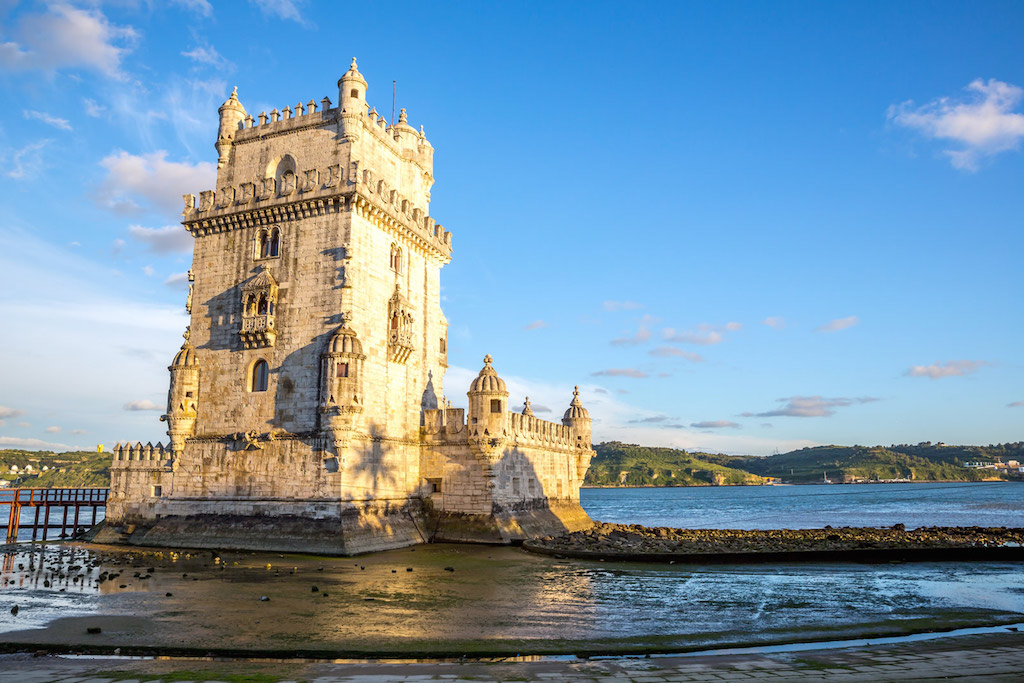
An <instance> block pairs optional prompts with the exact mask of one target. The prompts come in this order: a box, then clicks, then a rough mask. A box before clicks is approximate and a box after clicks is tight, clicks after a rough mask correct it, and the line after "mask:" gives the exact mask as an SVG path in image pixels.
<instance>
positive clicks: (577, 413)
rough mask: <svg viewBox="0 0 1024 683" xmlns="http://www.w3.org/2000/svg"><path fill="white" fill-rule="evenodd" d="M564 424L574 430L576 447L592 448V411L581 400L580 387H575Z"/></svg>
mask: <svg viewBox="0 0 1024 683" xmlns="http://www.w3.org/2000/svg"><path fill="white" fill-rule="evenodd" d="M562 424H564V425H567V426H568V427H569V428H570V429H572V431H573V435H574V436H575V437H576V438H575V439H574V441H575V443H576V448H582V449H586V450H590V412H589V411H588V410H587V409H586V408H584V407H583V403H582V402H581V401H580V388H579V387H578V386H577V387H573V391H572V402H571V403H570V404H569V408H568V410H566V411H565V414H564V415H562Z"/></svg>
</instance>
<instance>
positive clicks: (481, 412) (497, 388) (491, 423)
mask: <svg viewBox="0 0 1024 683" xmlns="http://www.w3.org/2000/svg"><path fill="white" fill-rule="evenodd" d="M492 362H493V359H492V358H491V356H490V355H489V354H488V355H486V356H484V367H483V368H481V370H480V374H479V375H477V377H476V379H474V380H473V383H472V384H471V385H470V386H469V391H468V392H467V394H466V395H467V396H469V416H468V417H469V425H468V426H469V440H470V444H471V445H473V446H474V447H475V448H476V449H477V450H478V451H480V452H482V453H484V454H490V453H494V452H496V451H499V450H500V448H501V447H502V446H503V445H504V442H505V439H506V438H507V436H508V424H507V420H508V418H507V416H506V409H507V407H508V390H507V389H506V388H505V380H503V379H502V378H500V377H498V373H497V372H496V371H495V370H494V368H493V367H492V366H491V363H492Z"/></svg>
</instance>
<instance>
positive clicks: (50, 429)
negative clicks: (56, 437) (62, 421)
mask: <svg viewBox="0 0 1024 683" xmlns="http://www.w3.org/2000/svg"><path fill="white" fill-rule="evenodd" d="M45 431H46V433H47V434H60V427H58V426H57V425H53V426H51V427H47V428H46V430H45Z"/></svg>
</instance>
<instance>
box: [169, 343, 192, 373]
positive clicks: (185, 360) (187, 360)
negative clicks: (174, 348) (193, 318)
mask: <svg viewBox="0 0 1024 683" xmlns="http://www.w3.org/2000/svg"><path fill="white" fill-rule="evenodd" d="M196 362H197V361H196V350H195V349H194V348H192V345H191V344H189V343H188V342H185V343H184V344H182V345H181V350H180V351H178V353H177V354H176V355H175V356H174V360H173V361H171V367H172V368H178V367H183V366H189V365H195V364H196Z"/></svg>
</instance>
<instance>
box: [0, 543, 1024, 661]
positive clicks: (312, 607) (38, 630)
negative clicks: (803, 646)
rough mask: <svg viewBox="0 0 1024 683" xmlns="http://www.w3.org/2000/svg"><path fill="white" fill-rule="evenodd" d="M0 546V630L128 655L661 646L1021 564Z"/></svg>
mask: <svg viewBox="0 0 1024 683" xmlns="http://www.w3.org/2000/svg"><path fill="white" fill-rule="evenodd" d="M0 556H2V557H3V559H4V568H3V571H2V572H0V642H4V643H7V644H8V647H17V646H18V645H17V644H33V646H34V645H35V644H69V645H72V646H74V647H77V648H92V649H94V650H102V649H103V648H106V649H107V651H110V650H112V649H113V648H115V647H120V648H122V652H123V653H125V654H127V653H129V652H139V651H143V650H144V649H145V648H158V649H160V650H164V651H177V652H188V653H205V652H208V651H216V652H230V651H249V652H252V651H258V652H267V653H276V654H280V655H293V654H296V653H305V654H311V655H316V654H320V655H328V656H341V655H346V654H347V655H352V656H358V655H372V654H394V655H410V654H425V655H427V654H429V655H438V654H452V655H461V654H490V655H501V654H536V653H558V652H566V653H597V652H629V651H633V652H643V651H672V650H682V649H688V648H701V647H708V646H720V645H726V644H748V643H779V642H792V641H797V640H815V639H826V640H827V639H835V638H837V637H852V636H857V635H887V634H900V633H906V632H912V631H922V630H928V629H936V628H939V629H941V628H954V627H960V626H974V625H988V624H994V623H1010V622H1019V621H1021V620H1022V617H1024V589H1021V587H1020V585H1019V579H1020V564H1019V563H991V562H987V563H981V564H978V565H965V564H959V563H923V564H907V565H902V564H901V565H883V566H868V565H856V564H835V565H829V566H821V567H817V566H806V565H784V564H780V565H766V566H754V567H734V566H715V565H710V566H699V567H693V566H688V567H682V566H669V565H643V564H631V563H615V564H609V563H602V562H595V561H575V560H572V561H569V560H558V559H556V558H552V557H546V556H540V555H534V554H530V553H527V552H525V551H523V550H521V549H517V548H508V547H483V546H468V545H467V546H460V545H442V544H438V545H425V546H418V547H416V548H408V549H404V550H397V551H390V552H384V553H377V554H374V555H370V556H365V557H358V558H322V557H311V556H298V555H280V554H268V553H227V552H226V553H211V552H208V551H207V552H199V553H192V554H188V553H182V554H180V555H178V554H173V553H171V552H169V551H163V552H157V551H140V550H137V549H133V550H130V551H129V550H125V549H114V548H99V547H89V546H70V547H69V546H63V547H61V546H49V547H43V548H39V547H36V548H30V547H27V546H25V545H21V546H18V547H16V548H14V549H13V550H9V551H0ZM409 570H411V571H409ZM101 577H102V580H100V579H101ZM47 583H48V584H49V585H47ZM314 588H315V589H316V590H314ZM168 593H170V595H168ZM263 596H265V597H266V598H267V600H265V601H264V600H261V597H263ZM14 606H18V607H19V609H18V610H17V614H16V615H13V614H11V608H12V607H14ZM90 628H92V629H96V628H99V629H101V632H100V633H89V632H88V630H89V629H90ZM133 648H134V649H133Z"/></svg>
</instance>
